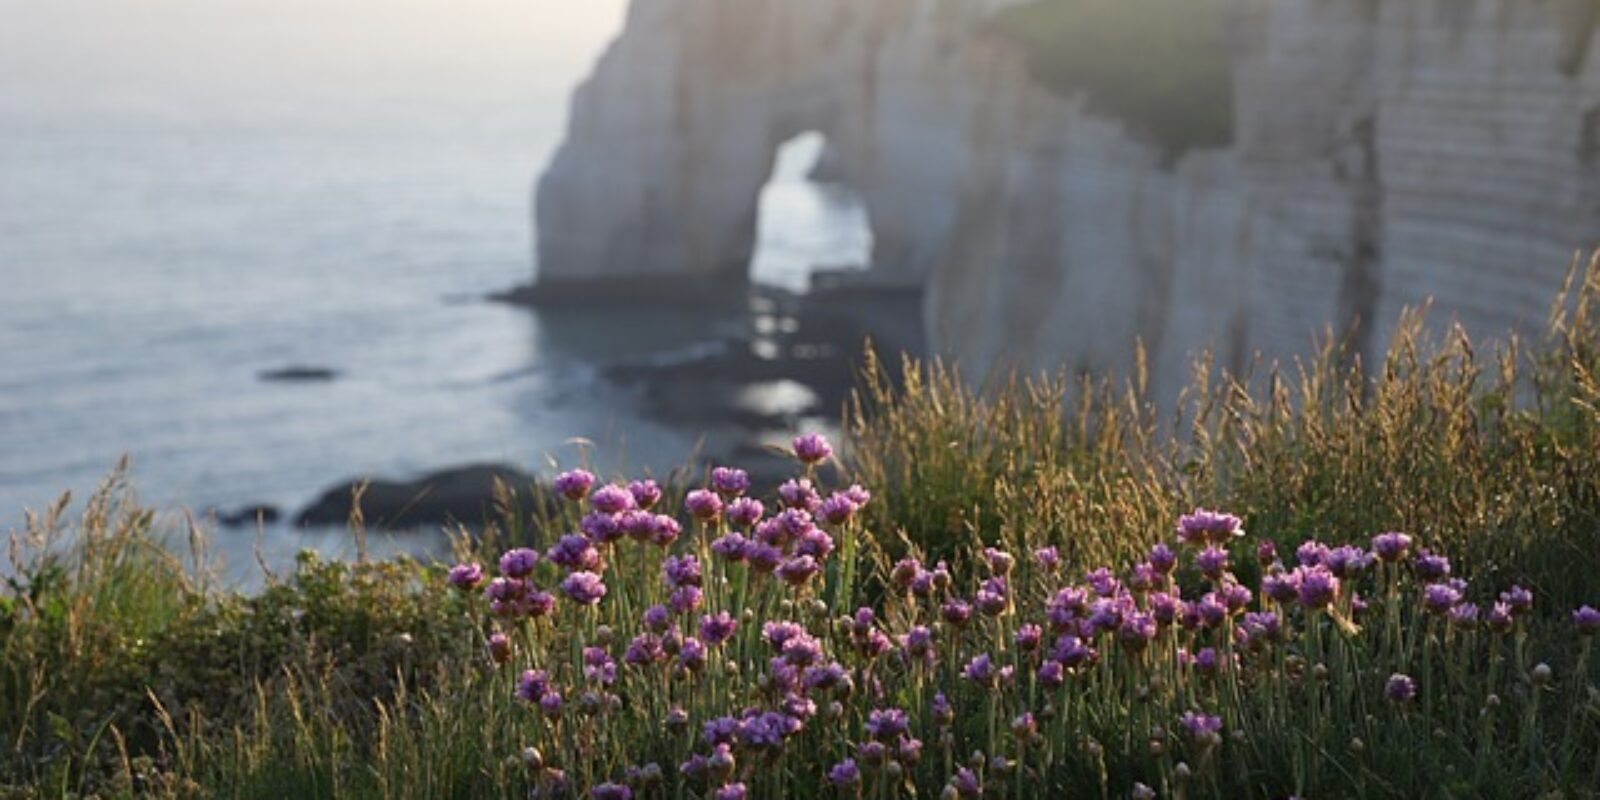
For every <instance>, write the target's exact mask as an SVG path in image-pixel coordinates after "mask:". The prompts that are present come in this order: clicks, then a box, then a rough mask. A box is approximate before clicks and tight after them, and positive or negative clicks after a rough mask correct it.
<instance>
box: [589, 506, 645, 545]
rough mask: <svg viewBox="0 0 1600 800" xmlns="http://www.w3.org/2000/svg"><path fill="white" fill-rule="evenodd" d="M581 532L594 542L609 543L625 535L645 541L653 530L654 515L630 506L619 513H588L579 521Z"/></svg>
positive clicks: (635, 539)
mask: <svg viewBox="0 0 1600 800" xmlns="http://www.w3.org/2000/svg"><path fill="white" fill-rule="evenodd" d="M580 527H582V528H583V532H584V534H585V535H587V536H588V537H589V538H590V539H593V540H594V542H595V543H596V544H609V543H611V542H615V541H617V540H619V539H621V538H622V537H623V536H627V537H628V538H629V539H632V540H634V541H636V542H647V541H649V540H650V534H652V533H654V532H655V527H656V517H655V515H654V514H651V513H650V512H648V511H641V510H639V509H637V508H630V509H628V510H627V511H624V512H622V513H621V514H601V513H600V512H598V511H596V512H594V513H591V514H588V515H586V516H585V517H584V518H583V521H582V522H581V523H580Z"/></svg>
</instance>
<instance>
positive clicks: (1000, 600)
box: [972, 577, 1007, 617]
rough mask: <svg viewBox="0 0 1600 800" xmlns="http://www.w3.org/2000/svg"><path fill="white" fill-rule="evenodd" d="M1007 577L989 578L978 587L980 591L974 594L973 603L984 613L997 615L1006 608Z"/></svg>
mask: <svg viewBox="0 0 1600 800" xmlns="http://www.w3.org/2000/svg"><path fill="white" fill-rule="evenodd" d="M1006 592H1007V587H1006V579H1005V578H998V577H996V578H989V579H987V580H985V581H984V582H983V585H982V586H980V587H979V588H978V593H977V594H976V595H973V598H972V600H973V605H976V606H977V607H978V610H979V611H981V612H983V614H984V615H986V616H990V617H997V616H999V615H1000V614H1001V613H1002V612H1004V611H1005V610H1006V605H1007V600H1006Z"/></svg>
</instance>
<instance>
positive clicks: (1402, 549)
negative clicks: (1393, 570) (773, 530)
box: [1372, 532, 1411, 564]
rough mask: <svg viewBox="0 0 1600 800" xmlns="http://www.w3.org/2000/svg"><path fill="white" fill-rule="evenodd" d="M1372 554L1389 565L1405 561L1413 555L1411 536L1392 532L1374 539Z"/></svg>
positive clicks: (1381, 534)
mask: <svg viewBox="0 0 1600 800" xmlns="http://www.w3.org/2000/svg"><path fill="white" fill-rule="evenodd" d="M1372 554H1373V555H1375V556H1377V557H1378V560H1380V561H1383V562H1384V563H1388V564H1396V563H1399V562H1401V561H1404V560H1405V558H1406V556H1408V555H1410V554H1411V534H1408V533H1399V532H1392V533H1380V534H1378V535H1377V536H1374V537H1372Z"/></svg>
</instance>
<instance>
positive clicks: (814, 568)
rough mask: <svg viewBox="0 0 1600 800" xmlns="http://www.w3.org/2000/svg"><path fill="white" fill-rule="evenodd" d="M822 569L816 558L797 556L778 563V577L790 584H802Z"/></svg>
mask: <svg viewBox="0 0 1600 800" xmlns="http://www.w3.org/2000/svg"><path fill="white" fill-rule="evenodd" d="M821 569H822V566H821V565H820V564H818V563H817V560H816V559H815V558H812V557H811V556H795V557H793V558H789V559H785V560H784V562H783V563H782V564H780V565H778V577H780V578H782V579H783V582H784V583H787V584H789V585H790V586H800V585H802V584H805V583H807V582H809V581H810V580H811V579H812V577H814V576H815V575H816V574H817V572H819V571H820V570H821Z"/></svg>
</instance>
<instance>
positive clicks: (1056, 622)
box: [1046, 586, 1089, 632]
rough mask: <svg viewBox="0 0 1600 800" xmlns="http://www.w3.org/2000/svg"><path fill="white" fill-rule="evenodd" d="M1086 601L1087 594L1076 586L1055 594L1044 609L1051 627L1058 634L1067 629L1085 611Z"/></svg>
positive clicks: (1087, 599)
mask: <svg viewBox="0 0 1600 800" xmlns="http://www.w3.org/2000/svg"><path fill="white" fill-rule="evenodd" d="M1088 601H1089V596H1088V593H1087V592H1085V591H1084V590H1082V589H1080V588H1078V587H1076V586H1068V587H1066V588H1065V589H1062V590H1060V591H1058V592H1056V593H1055V596H1054V597H1052V598H1050V603H1049V605H1048V607H1047V609H1046V616H1047V617H1049V619H1050V625H1051V627H1053V628H1055V629H1056V630H1057V631H1058V632H1059V631H1062V630H1064V629H1066V628H1067V627H1069V626H1070V625H1071V624H1072V623H1073V622H1075V621H1076V620H1077V619H1078V618H1079V617H1081V616H1082V615H1083V614H1084V612H1085V611H1086V610H1087V608H1088Z"/></svg>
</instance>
